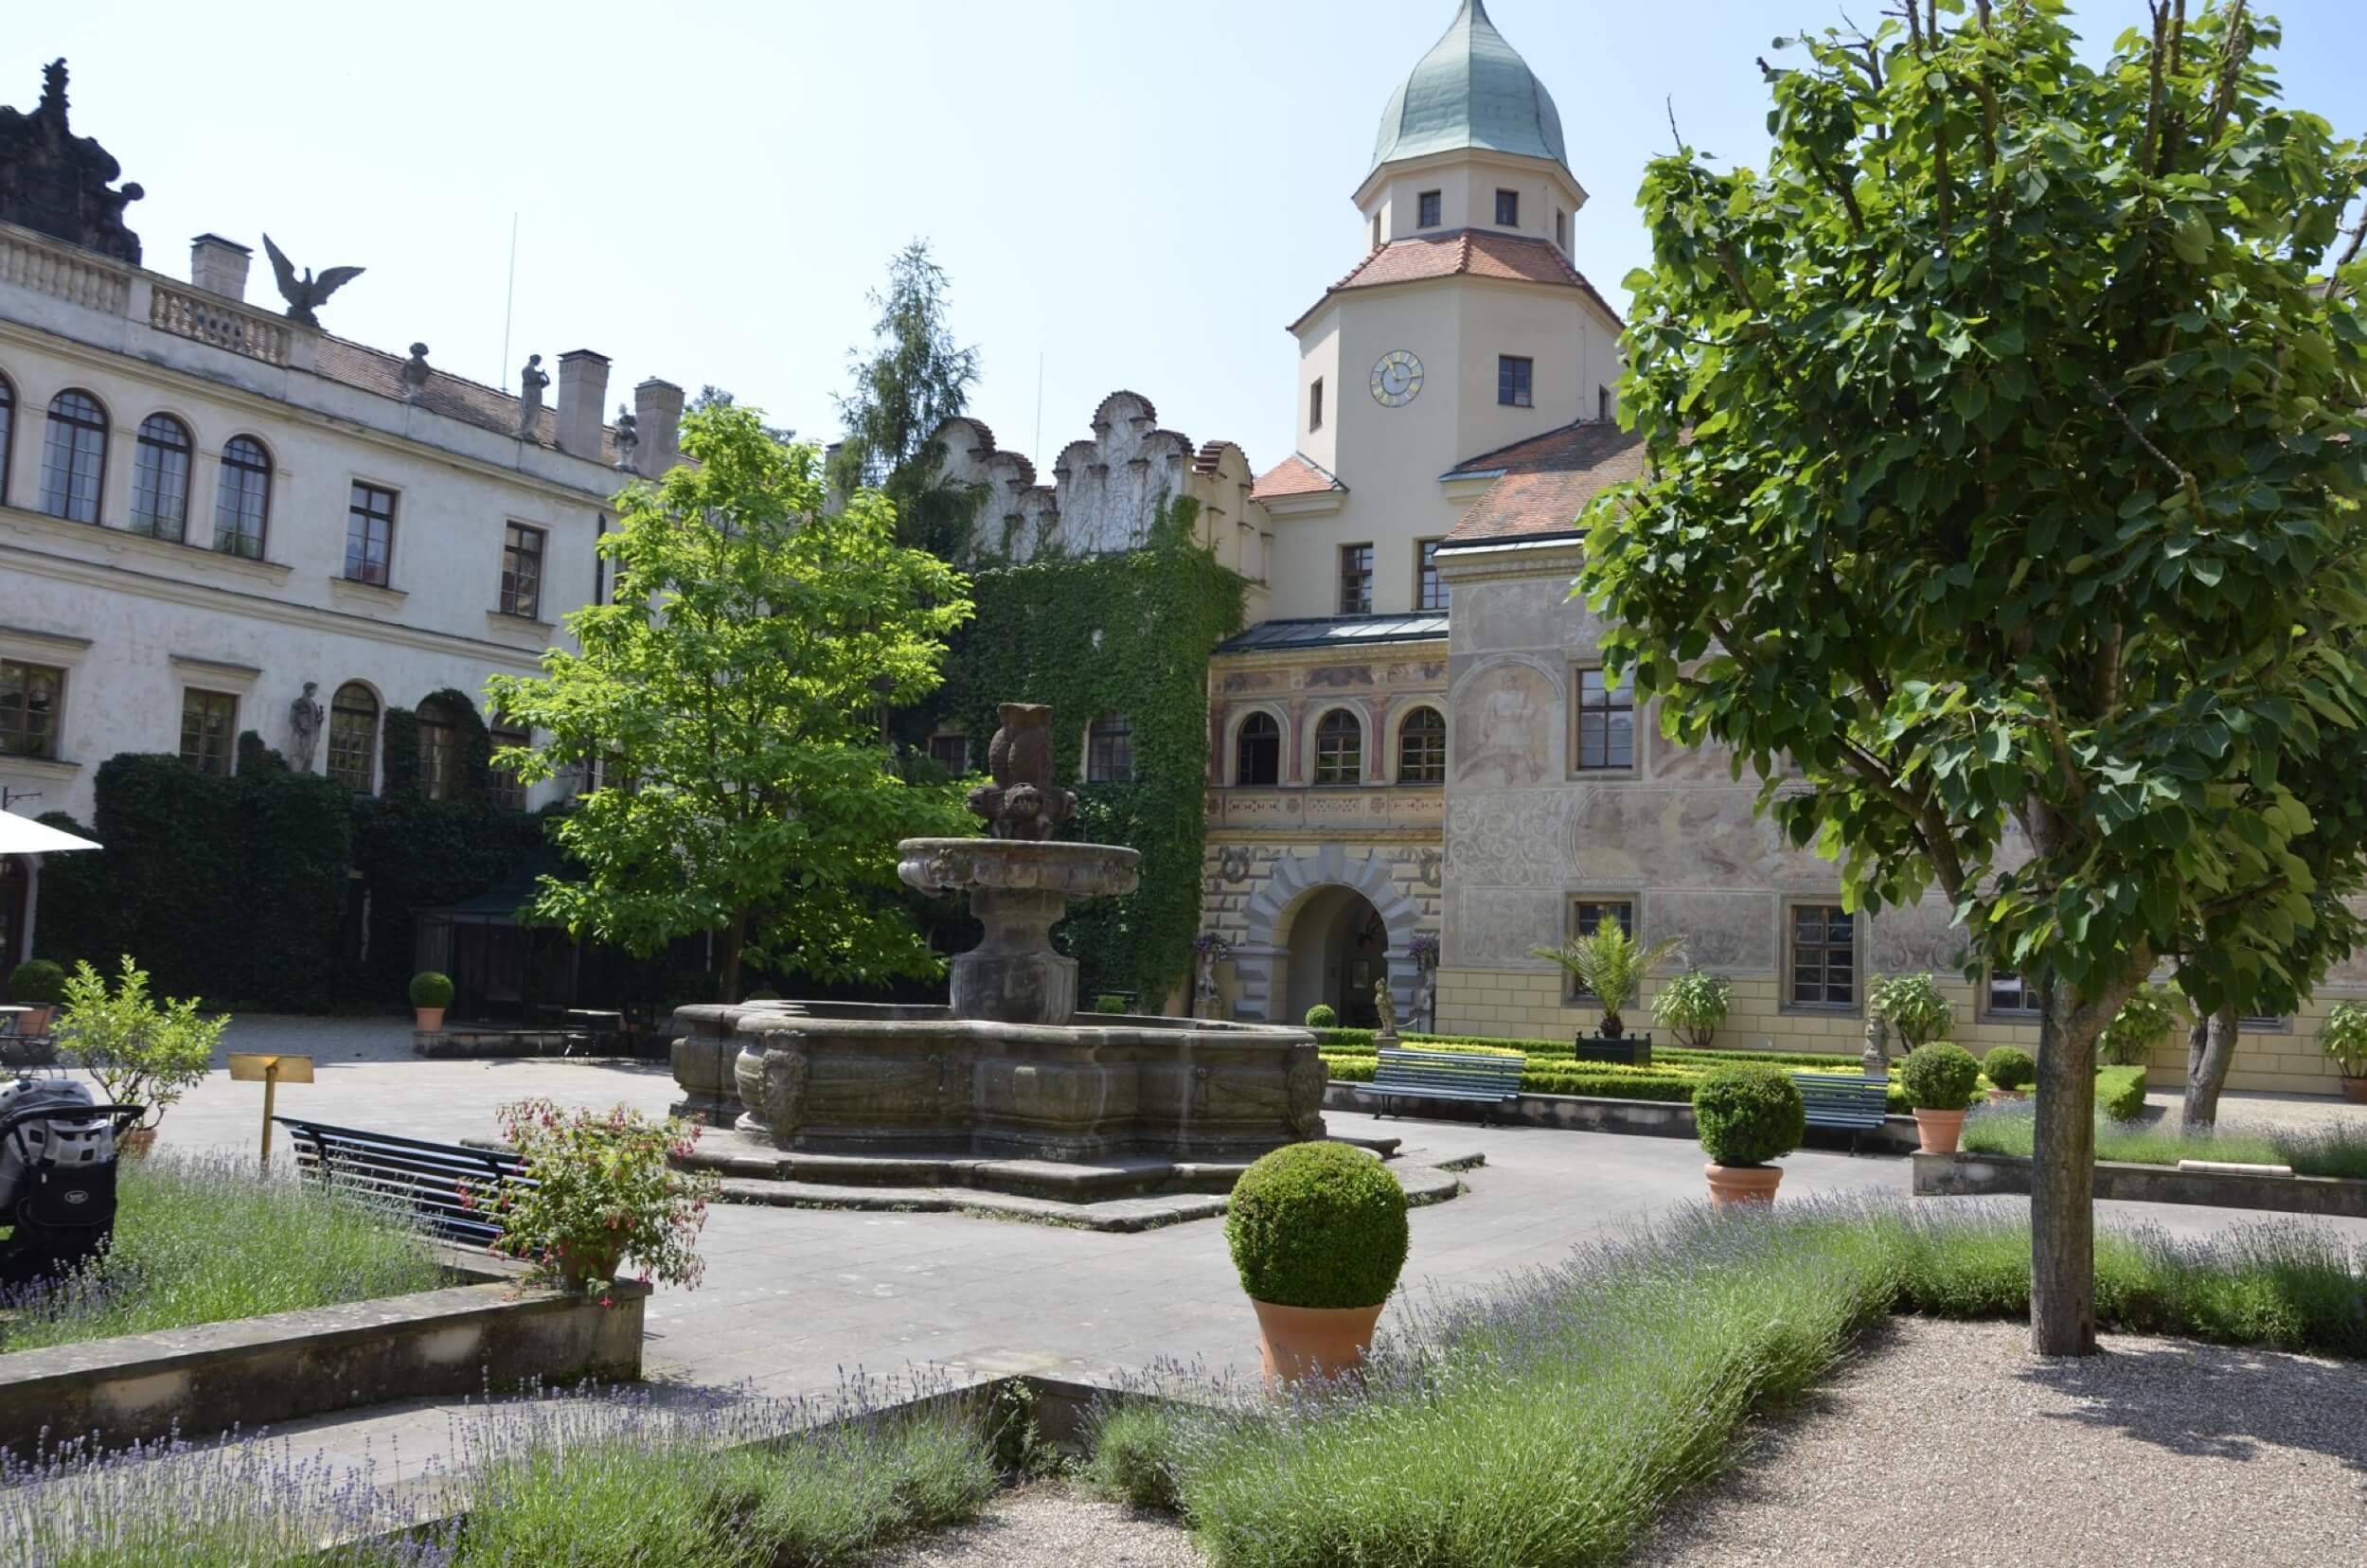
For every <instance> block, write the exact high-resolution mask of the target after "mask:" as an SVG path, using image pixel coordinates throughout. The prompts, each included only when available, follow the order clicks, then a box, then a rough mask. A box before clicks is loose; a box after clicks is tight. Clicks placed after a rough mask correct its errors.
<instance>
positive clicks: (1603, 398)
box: [1594, 386, 1616, 424]
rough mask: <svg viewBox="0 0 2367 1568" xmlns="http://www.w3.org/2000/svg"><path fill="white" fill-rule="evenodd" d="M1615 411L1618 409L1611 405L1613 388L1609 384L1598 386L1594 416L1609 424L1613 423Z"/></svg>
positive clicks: (1595, 394) (1595, 395) (1595, 392)
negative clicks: (1612, 418) (1612, 417)
mask: <svg viewBox="0 0 2367 1568" xmlns="http://www.w3.org/2000/svg"><path fill="white" fill-rule="evenodd" d="M1615 412H1616V410H1614V409H1613V408H1612V407H1611V388H1610V387H1608V386H1598V387H1596V388H1595V389H1594V418H1595V419H1597V420H1599V421H1601V422H1602V423H1604V424H1609V423H1611V416H1612V414H1613V413H1615Z"/></svg>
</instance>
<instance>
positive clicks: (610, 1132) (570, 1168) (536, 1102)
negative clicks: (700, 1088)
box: [462, 1099, 719, 1305]
mask: <svg viewBox="0 0 2367 1568" xmlns="http://www.w3.org/2000/svg"><path fill="white" fill-rule="evenodd" d="M500 1114H501V1124H502V1134H503V1136H504V1137H505V1138H506V1139H507V1142H508V1143H509V1146H510V1147H511V1148H513V1149H516V1150H517V1151H518V1153H519V1155H520V1156H521V1157H522V1158H524V1159H525V1164H526V1176H527V1179H528V1180H527V1181H526V1182H516V1181H507V1182H504V1183H503V1184H502V1185H501V1187H500V1189H499V1190H498V1191H497V1192H495V1193H493V1194H492V1195H490V1196H489V1197H478V1196H472V1195H471V1194H469V1193H467V1192H465V1191H464V1192H463V1194H462V1197H463V1200H464V1202H467V1203H470V1204H471V1206H472V1207H473V1206H478V1205H482V1206H485V1207H488V1208H490V1209H491V1210H492V1211H493V1214H494V1217H495V1218H496V1219H498V1220H499V1221H501V1226H502V1235H501V1239H499V1240H498V1241H495V1242H494V1243H493V1246H492V1250H493V1251H494V1252H497V1253H506V1254H507V1255H509V1256H513V1257H524V1258H527V1259H530V1260H531V1261H532V1262H533V1263H534V1264H535V1265H536V1267H537V1271H538V1273H540V1274H543V1275H546V1276H548V1277H552V1278H556V1279H558V1280H559V1281H560V1282H561V1283H562V1284H564V1285H565V1286H567V1287H568V1288H569V1289H571V1290H586V1291H588V1290H589V1289H591V1288H592V1287H593V1286H594V1285H596V1284H604V1283H607V1282H609V1281H611V1280H614V1278H615V1277H616V1272H617V1269H618V1268H619V1267H620V1266H621V1265H622V1264H623V1263H624V1262H625V1261H626V1260H628V1259H630V1260H632V1262H635V1263H638V1264H639V1265H640V1266H641V1273H640V1275H639V1278H640V1279H641V1280H642V1281H643V1282H644V1283H645V1284H646V1283H647V1282H649V1281H650V1280H652V1279H655V1280H659V1281H662V1282H664V1283H666V1284H668V1285H684V1286H695V1285H697V1284H698V1283H699V1276H700V1275H701V1274H703V1273H705V1271H706V1264H705V1262H704V1260H703V1259H702V1258H701V1257H700V1256H699V1255H698V1251H697V1242H698V1238H699V1232H700V1230H701V1229H702V1228H703V1227H704V1226H705V1224H706V1216H707V1204H709V1203H712V1202H714V1201H715V1195H716V1192H717V1190H718V1187H719V1184H718V1183H717V1181H716V1179H715V1178H714V1177H713V1176H710V1175H707V1174H704V1173H703V1172H696V1171H687V1170H677V1169H676V1168H674V1167H673V1166H672V1165H670V1164H668V1163H667V1162H668V1160H669V1158H680V1157H682V1156H684V1155H686V1154H688V1153H689V1152H690V1150H691V1149H692V1148H693V1147H694V1146H695V1145H696V1144H697V1143H698V1141H699V1129H698V1128H697V1127H695V1126H694V1125H692V1124H691V1123H688V1122H685V1121H680V1120H674V1119H668V1120H667V1121H663V1122H655V1121H651V1120H650V1119H649V1118H648V1117H647V1116H643V1115H641V1114H637V1113H635V1112H632V1111H629V1110H627V1109H626V1108H625V1107H623V1106H621V1105H619V1106H617V1107H615V1108H614V1110H610V1111H585V1110H573V1111H567V1110H561V1108H560V1107H558V1106H557V1105H554V1104H552V1103H551V1102H550V1101H549V1100H546V1099H527V1100H518V1101H515V1102H513V1103H511V1104H508V1105H505V1106H503V1107H502V1108H501V1113H500ZM529 1184H530V1185H529ZM603 1305H605V1298H603Z"/></svg>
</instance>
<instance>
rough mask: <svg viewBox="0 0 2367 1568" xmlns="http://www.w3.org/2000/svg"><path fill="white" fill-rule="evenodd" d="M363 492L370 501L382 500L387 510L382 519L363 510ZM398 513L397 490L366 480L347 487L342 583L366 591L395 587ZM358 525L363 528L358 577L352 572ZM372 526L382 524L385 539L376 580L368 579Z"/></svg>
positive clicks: (399, 500)
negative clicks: (353, 584)
mask: <svg viewBox="0 0 2367 1568" xmlns="http://www.w3.org/2000/svg"><path fill="white" fill-rule="evenodd" d="M365 492H367V494H368V495H370V496H373V497H375V496H383V497H385V500H386V510H385V513H384V515H383V516H381V515H380V514H379V513H377V512H376V511H373V510H370V509H369V508H366V507H365V504H364V494H365ZM401 509H402V492H401V491H400V490H395V489H393V488H391V487H390V486H386V485H382V484H379V483H377V482H376V481H374V480H369V479H355V480H352V481H350V482H349V483H348V486H347V490H346V556H345V572H344V576H345V579H346V580H347V582H358V583H361V584H363V585H364V586H365V587H369V588H392V587H393V586H394V582H395V523H396V519H397V517H398V516H399V514H400V511H401ZM357 522H358V523H360V524H361V525H362V530H363V531H362V536H361V543H362V554H361V557H360V564H361V566H362V571H361V573H359V574H357V573H356V572H355V571H354V566H355V563H356V558H355V555H354V525H355V524H356V523H357ZM372 523H383V524H384V525H385V537H384V539H383V541H382V542H381V543H380V545H379V561H378V576H377V578H376V579H372V578H371V577H369V575H368V571H369V565H370V561H369V525H370V524H372Z"/></svg>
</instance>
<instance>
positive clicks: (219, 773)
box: [181, 686, 239, 778]
mask: <svg viewBox="0 0 2367 1568" xmlns="http://www.w3.org/2000/svg"><path fill="white" fill-rule="evenodd" d="M193 700H194V702H195V707H194V708H193V707H192V705H191V704H192V701H193ZM216 704H229V716H228V722H226V723H225V724H223V725H222V728H221V730H220V732H219V734H218V735H215V736H213V737H212V738H211V739H212V740H213V744H212V745H210V746H209V745H208V744H207V741H208V739H209V738H208V735H207V733H206V720H207V719H208V718H209V717H210V716H211V713H212V710H213V709H214V708H215V706H216ZM192 719H194V720H196V721H197V722H198V730H197V735H196V751H195V753H194V754H192V752H191V750H190V731H189V724H190V721H191V720H192ZM181 765H182V766H183V767H185V768H187V769H188V770H189V771H191V772H192V773H198V774H203V775H205V776H206V777H208V778H228V777H229V776H230V775H232V774H233V773H236V772H237V771H238V766H239V694H238V693H237V692H235V691H218V690H216V689H214V688H213V687H212V686H183V687H182V688H181Z"/></svg>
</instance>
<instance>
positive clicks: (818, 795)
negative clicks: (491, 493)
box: [487, 404, 970, 998]
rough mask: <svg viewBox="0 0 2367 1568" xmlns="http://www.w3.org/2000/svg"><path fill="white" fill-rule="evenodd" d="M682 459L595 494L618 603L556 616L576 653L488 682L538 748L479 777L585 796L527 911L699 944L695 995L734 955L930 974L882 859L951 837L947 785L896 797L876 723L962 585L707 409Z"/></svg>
mask: <svg viewBox="0 0 2367 1568" xmlns="http://www.w3.org/2000/svg"><path fill="white" fill-rule="evenodd" d="M683 450H684V452H685V454H687V455H688V456H689V457H690V458H691V459H692V461H691V462H690V463H688V464H685V465H684V466H682V467H680V468H676V469H674V470H672V471H671V472H668V473H667V475H666V476H665V478H664V479H662V480H661V481H659V482H658V483H656V484H654V485H650V484H639V485H634V486H632V487H630V488H629V489H627V490H624V491H622V492H620V493H619V495H618V496H617V500H616V507H617V514H618V515H617V526H616V527H615V528H614V530H613V531H612V532H610V533H609V534H608V535H607V536H605V537H604V538H603V539H602V540H601V542H600V548H601V551H602V552H603V554H605V555H606V556H607V558H608V559H609V560H610V561H613V562H614V565H615V569H616V580H617V589H618V592H617V596H616V597H617V602H616V603H614V604H605V605H594V606H591V607H589V608H586V609H582V610H578V611H577V612H575V613H574V614H573V615H570V616H569V617H568V627H569V629H570V630H571V631H572V632H573V633H575V635H576V638H577V641H578V643H579V644H580V645H581V647H582V651H581V652H580V653H571V652H568V651H566V650H563V649H554V650H551V651H549V652H548V653H546V654H544V655H543V674H542V675H541V676H540V677H535V678H528V679H521V678H512V677H504V676H496V677H495V678H493V679H492V680H491V681H490V682H489V683H488V688H487V689H488V692H489V695H490V697H491V700H492V702H493V703H494V704H495V705H496V706H498V707H499V709H500V710H501V711H502V713H504V714H505V715H507V717H508V718H509V719H510V721H511V722H515V723H518V724H521V725H530V726H532V727H533V728H534V729H536V730H538V731H548V732H549V739H548V740H547V741H545V742H544V743H543V745H541V746H539V747H535V748H531V749H525V748H510V749H507V750H505V751H504V752H503V753H502V754H501V755H500V757H498V758H497V763H498V765H499V766H501V767H504V768H510V769H514V770H516V771H517V772H518V773H519V775H521V776H522V777H525V778H526V779H528V780H534V779H542V778H548V777H551V776H553V775H556V774H558V773H559V772H560V771H561V770H562V769H576V770H581V771H582V772H583V773H584V774H585V775H591V773H592V770H594V769H597V770H599V772H598V774H597V787H596V788H594V789H592V790H591V791H590V792H589V793H585V794H583V795H581V796H580V797H579V798H578V800H577V802H576V805H575V809H574V810H573V811H570V812H568V813H567V814H566V815H565V816H564V817H563V818H562V819H561V822H560V824H559V826H558V828H557V833H558V837H559V840H560V842H561V845H563V846H565V847H566V849H567V850H568V852H569V853H570V854H571V855H573V856H574V858H575V859H576V860H577V861H578V862H580V863H581V864H582V866H583V868H584V873H585V874H584V876H583V878H582V880H580V881H561V880H557V879H552V878H545V879H544V880H543V885H542V892H541V894H540V896H539V898H538V900H537V903H536V913H537V914H538V915H539V916H540V917H542V918H544V919H548V920H552V921H555V922H558V923H560V924H563V925H565V926H566V927H567V929H568V930H569V931H570V932H572V933H573V934H575V935H578V937H580V936H584V935H591V936H596V937H598V938H600V939H602V940H605V941H611V942H614V943H616V944H618V945H620V946H622V947H624V948H626V949H628V950H629V951H631V952H632V953H650V952H652V951H654V950H655V949H656V948H657V947H659V946H661V945H662V944H664V943H666V942H667V941H669V940H671V939H673V938H674V937H677V936H681V935H689V934H691V933H695V932H701V931H711V932H716V933H719V934H720V936H721V953H722V962H721V978H720V994H721V995H722V996H724V997H727V998H729V997H735V996H737V995H738V994H739V971H740V966H741V964H742V962H743V960H744V959H749V958H754V959H756V960H758V961H761V962H765V963H768V964H771V965H774V966H776V967H778V968H781V969H784V970H789V971H795V972H800V973H804V974H808V975H812V976H815V977H817V978H821V979H828V980H852V981H858V982H877V981H880V980H882V979H885V978H887V977H889V976H892V975H898V974H926V973H930V972H934V968H935V963H936V960H935V959H934V956H933V955H932V954H931V953H930V952H929V950H928V947H927V944H926V943H925V942H923V941H922V940H921V938H920V937H919V935H917V933H916V932H915V931H914V929H913V928H912V925H911V922H910V920H909V919H908V918H906V916H905V915H904V913H903V906H902V904H901V902H900V900H898V899H897V898H896V897H894V894H895V893H896V891H897V889H898V885H899V884H898V882H897V877H896V843H897V841H898V840H899V839H901V838H906V837H912V836H917V835H932V834H937V835H945V834H960V833H965V832H968V831H970V825H969V819H968V817H967V816H966V815H965V813H964V812H963V811H962V808H961V804H960V801H959V800H958V798H957V797H956V794H955V792H954V790H953V789H952V786H950V785H942V784H940V785H936V786H933V787H932V786H917V785H913V784H908V783H906V782H905V781H903V780H902V779H899V777H898V776H897V775H896V773H895V771H894V769H893V767H892V765H891V759H890V757H889V756H888V754H887V753H886V751H885V750H884V749H883V748H882V747H881V744H880V741H879V737H878V733H877V730H876V728H875V720H874V715H875V714H876V712H877V711H878V707H879V704H881V703H883V702H885V703H891V704H894V703H907V702H912V701H915V700H917V699H918V698H920V697H921V696H923V695H925V694H926V693H928V692H929V691H931V690H933V689H934V687H935V686H936V685H937V684H938V682H939V680H940V679H941V678H942V673H941V668H942V665H943V661H944V654H945V644H944V639H945V637H946V635H947V634H948V633H951V632H952V630H953V629H954V628H955V627H956V626H958V625H960V624H961V623H962V622H963V621H964V620H966V619H967V618H968V617H969V615H970V600H969V598H968V597H967V594H968V588H969V584H968V583H967V582H966V581H965V580H964V579H963V578H962V577H961V576H960V575H959V574H958V573H956V572H954V571H953V570H952V569H951V568H950V567H948V566H947V565H945V563H944V562H942V561H937V560H936V559H934V557H932V556H930V555H928V554H926V553H925V552H922V551H918V550H911V549H905V548H902V547H900V546H899V545H898V544H897V543H895V537H894V536H895V516H894V513H893V511H892V509H891V508H890V507H889V506H888V504H887V502H886V501H885V500H883V499H882V498H881V496H880V495H878V494H877V493H876V492H874V491H869V490H863V491H859V492H857V493H856V494H854V495H853V496H851V497H849V498H848V500H847V503H846V505H845V507H844V508H840V509H838V510H836V511H827V512H826V511H825V510H824V508H823V505H822V502H823V488H822V483H821V477H820V472H819V458H818V456H817V454H816V453H815V452H814V450H813V448H811V447H810V446H781V445H779V444H777V443H775V442H774V441H772V440H770V439H768V438H767V437H766V436H765V433H764V429H763V426H762V425H761V424H760V423H759V422H758V421H757V419H756V415H755V414H753V413H751V412H749V411H748V410H746V409H740V408H735V407H732V406H730V405H728V404H725V405H719V406H714V407H710V408H708V409H706V410H703V411H702V412H700V413H696V414H692V415H690V416H688V417H687V418H686V419H685V420H684V422H683Z"/></svg>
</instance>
